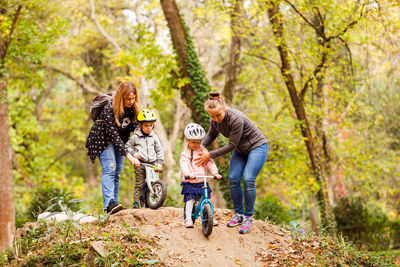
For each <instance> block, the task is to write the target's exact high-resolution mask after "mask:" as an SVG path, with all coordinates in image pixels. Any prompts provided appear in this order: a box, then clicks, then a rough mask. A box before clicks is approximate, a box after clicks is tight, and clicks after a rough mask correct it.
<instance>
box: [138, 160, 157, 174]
mask: <svg viewBox="0 0 400 267" xmlns="http://www.w3.org/2000/svg"><path fill="white" fill-rule="evenodd" d="M140 165H143V166H147V167H150V168H153V169H154V170H155V171H156V172H161V171H160V170H158V169H156V168H155V167H156V165H153V164H149V163H144V162H140Z"/></svg>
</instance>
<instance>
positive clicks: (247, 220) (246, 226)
mask: <svg viewBox="0 0 400 267" xmlns="http://www.w3.org/2000/svg"><path fill="white" fill-rule="evenodd" d="M252 222H253V217H251V216H244V218H243V222H242V225H241V226H240V229H239V233H241V234H245V233H247V232H248V231H250V227H251V223H252Z"/></svg>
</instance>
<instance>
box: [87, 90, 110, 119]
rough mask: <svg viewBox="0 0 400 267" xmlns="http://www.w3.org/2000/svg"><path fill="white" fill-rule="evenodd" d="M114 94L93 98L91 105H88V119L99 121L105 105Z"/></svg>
mask: <svg viewBox="0 0 400 267" xmlns="http://www.w3.org/2000/svg"><path fill="white" fill-rule="evenodd" d="M113 95H114V92H110V93H107V94H101V95H97V96H95V97H94V98H93V100H92V104H91V105H90V118H91V119H92V120H93V121H94V122H96V120H98V119H99V116H100V114H101V112H102V111H103V108H104V107H105V105H107V103H108V102H110V101H111V99H112V98H113Z"/></svg>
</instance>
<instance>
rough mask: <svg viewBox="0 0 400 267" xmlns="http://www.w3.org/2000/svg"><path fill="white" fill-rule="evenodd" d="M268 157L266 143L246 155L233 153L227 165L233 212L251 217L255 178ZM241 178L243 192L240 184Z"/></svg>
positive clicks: (254, 194) (254, 197)
mask: <svg viewBox="0 0 400 267" xmlns="http://www.w3.org/2000/svg"><path fill="white" fill-rule="evenodd" d="M267 155H268V143H265V144H263V145H261V146H259V147H256V148H253V149H252V150H251V151H250V152H249V154H248V155H242V154H239V153H238V152H237V151H236V150H234V151H233V153H232V157H231V162H230V165H229V189H230V191H231V197H232V201H233V207H234V209H235V212H237V213H239V214H244V215H245V216H253V209H254V203H255V201H256V186H255V182H256V178H257V175H258V174H259V173H260V171H261V169H262V167H263V166H264V163H265V161H266V160H267ZM242 178H243V187H244V205H245V210H244V212H243V191H242V186H241V185H240V182H241V181H242Z"/></svg>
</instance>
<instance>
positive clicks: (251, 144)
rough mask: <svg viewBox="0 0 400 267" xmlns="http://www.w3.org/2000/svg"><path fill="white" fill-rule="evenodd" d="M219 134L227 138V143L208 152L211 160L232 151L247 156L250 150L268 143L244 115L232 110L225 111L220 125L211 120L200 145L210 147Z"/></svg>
mask: <svg viewBox="0 0 400 267" xmlns="http://www.w3.org/2000/svg"><path fill="white" fill-rule="evenodd" d="M219 133H221V134H222V135H223V136H225V137H227V138H229V143H228V144H227V145H226V146H223V147H221V148H219V149H217V150H214V151H210V156H211V158H215V157H219V156H222V155H225V154H227V153H229V152H231V151H233V150H234V149H236V151H237V152H238V153H240V154H242V155H247V154H249V152H250V151H251V150H252V149H254V148H256V147H258V146H261V145H262V144H265V143H267V142H268V141H267V138H266V137H265V136H264V134H263V133H262V132H261V131H260V129H258V128H257V126H255V125H254V123H253V122H252V121H251V120H250V119H249V118H248V117H247V116H246V115H245V114H243V113H242V112H241V111H239V110H236V109H233V108H227V109H226V113H225V117H224V119H223V120H222V121H221V122H220V123H217V122H215V121H213V120H211V123H210V129H209V131H208V133H207V135H206V136H205V137H204V139H203V141H202V145H203V146H205V147H207V146H208V145H210V144H211V143H212V142H213V141H214V140H215V138H217V136H218V134H219Z"/></svg>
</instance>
